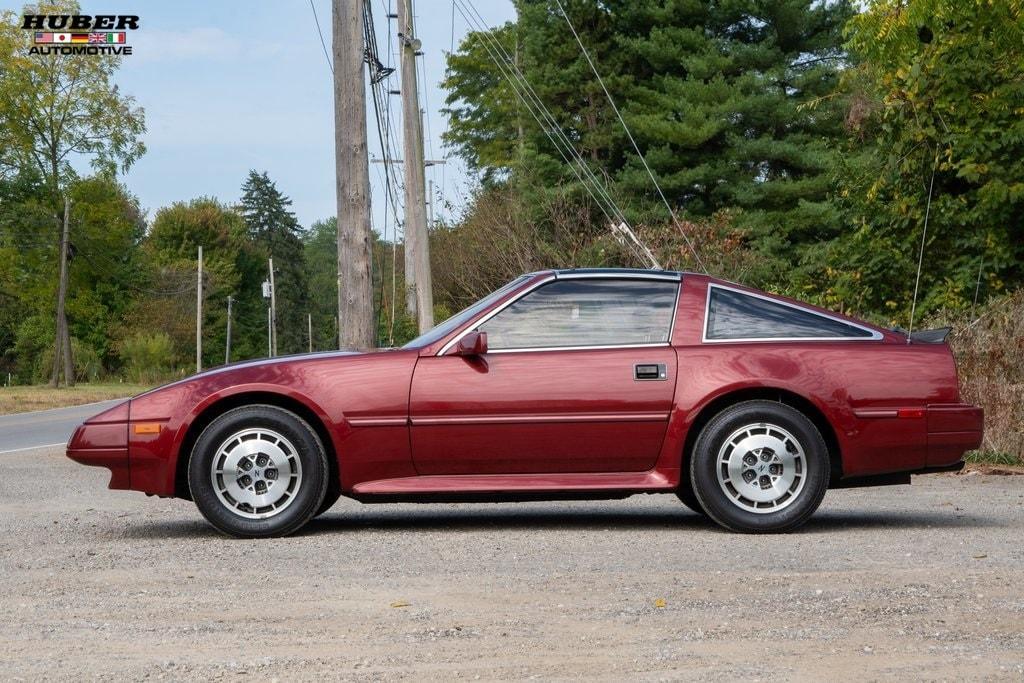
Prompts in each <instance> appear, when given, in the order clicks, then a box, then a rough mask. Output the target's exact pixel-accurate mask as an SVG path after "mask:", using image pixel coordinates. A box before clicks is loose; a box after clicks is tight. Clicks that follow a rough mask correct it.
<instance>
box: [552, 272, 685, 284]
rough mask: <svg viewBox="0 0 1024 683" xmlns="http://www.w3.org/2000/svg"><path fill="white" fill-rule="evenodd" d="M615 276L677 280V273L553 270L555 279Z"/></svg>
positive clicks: (665, 280) (627, 278)
mask: <svg viewBox="0 0 1024 683" xmlns="http://www.w3.org/2000/svg"><path fill="white" fill-rule="evenodd" d="M607 278H615V279H618V280H661V281H663V282H679V281H681V280H682V277H681V276H680V274H679V273H633V272H629V273H599V272H595V273H578V272H573V271H555V279H556V280H590V279H607Z"/></svg>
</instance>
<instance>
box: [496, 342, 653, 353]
mask: <svg viewBox="0 0 1024 683" xmlns="http://www.w3.org/2000/svg"><path fill="white" fill-rule="evenodd" d="M666 346H671V344H670V343H669V342H649V343H645V344H601V345H594V346H524V347H523V348H521V349H494V350H493V351H488V352H487V353H488V354H492V353H534V352H537V351H604V350H608V349H656V348H664V347H666Z"/></svg>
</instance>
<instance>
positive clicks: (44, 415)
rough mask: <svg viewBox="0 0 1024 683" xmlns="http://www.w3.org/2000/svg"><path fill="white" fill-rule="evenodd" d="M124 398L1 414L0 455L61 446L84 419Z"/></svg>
mask: <svg viewBox="0 0 1024 683" xmlns="http://www.w3.org/2000/svg"><path fill="white" fill-rule="evenodd" d="M123 400H124V399H123V398H118V399H114V400H113V401H100V402H99V403H90V404H88V405H81V406H71V407H70V408H54V409H53V410H37V411H35V412H32V413H16V414H14V415H0V455H4V454H7V453H11V452H16V451H23V450H28V449H31V448H40V447H42V446H55V445H62V444H66V443H67V442H68V439H70V438H71V433H72V432H73V431H75V427H77V426H78V425H79V424H81V423H82V421H83V420H85V419H86V418H89V417H92V416H93V415H95V414H96V413H99V412H102V411H104V410H106V409H107V408H110V407H112V406H115V405H117V404H118V403H120V402H121V401H123Z"/></svg>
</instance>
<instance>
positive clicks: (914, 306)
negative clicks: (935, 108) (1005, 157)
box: [907, 143, 939, 344]
mask: <svg viewBox="0 0 1024 683" xmlns="http://www.w3.org/2000/svg"><path fill="white" fill-rule="evenodd" d="M938 165H939V145H938V143H936V144H935V161H934V162H932V179H931V180H930V181H929V182H928V203H927V204H926V205H925V209H924V229H923V230H922V231H921V248H920V249H919V250H918V253H917V278H915V280H914V299H913V301H912V302H911V304H910V329H909V330H907V343H908V344H909V343H910V335H911V334H913V333H914V314H915V313H916V312H917V291H918V288H919V287H920V285H921V265H922V264H923V263H924V242H925V238H927V237H928V217H929V216H930V215H931V212H932V190H933V189H935V169H936V167H937V166H938Z"/></svg>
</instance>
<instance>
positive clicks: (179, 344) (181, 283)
mask: <svg viewBox="0 0 1024 683" xmlns="http://www.w3.org/2000/svg"><path fill="white" fill-rule="evenodd" d="M200 245H202V246H203V330H204V332H203V366H204V367H209V366H211V365H219V364H221V363H223V361H224V349H225V344H226V330H227V297H228V296H232V297H233V298H234V299H235V302H234V303H233V307H232V315H233V327H232V349H233V351H232V357H233V358H235V359H237V358H251V357H253V356H260V355H266V336H265V335H266V313H265V311H266V308H265V305H264V303H263V300H262V293H261V290H260V282H262V280H263V278H264V277H266V276H265V274H264V273H265V272H266V267H265V265H264V260H263V257H262V255H261V254H260V252H259V250H258V248H257V247H256V246H255V245H254V244H253V243H252V241H251V239H250V237H249V234H248V229H247V228H246V225H245V221H244V220H243V219H242V217H241V216H240V215H239V214H238V213H237V212H236V211H234V210H233V209H231V208H229V207H227V206H225V205H223V204H221V203H220V202H218V201H217V200H216V199H212V198H207V197H203V198H199V199H194V200H192V201H190V202H187V203H186V202H176V203H174V204H172V205H171V206H169V207H165V208H163V209H160V210H159V211H157V213H156V216H155V217H154V219H153V223H152V226H151V228H150V231H149V234H148V235H147V237H146V239H145V241H144V242H143V251H144V252H145V254H146V256H147V259H148V262H149V278H148V281H149V284H148V287H147V292H146V294H147V296H144V297H139V298H138V299H137V300H136V302H135V307H134V310H133V312H132V315H131V316H130V318H129V320H130V324H127V325H126V327H125V329H124V331H123V332H122V337H127V336H131V335H132V334H134V332H135V331H137V330H145V331H150V330H163V331H165V332H167V333H168V334H169V335H170V337H171V339H172V341H173V344H174V348H175V349H176V350H177V351H178V352H179V353H180V354H182V356H186V355H187V354H185V350H186V349H190V348H192V347H193V346H194V344H195V333H196V332H195V314H196V308H195V306H196V302H195V287H196V284H195V283H196V259H197V257H198V251H199V246H200Z"/></svg>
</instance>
